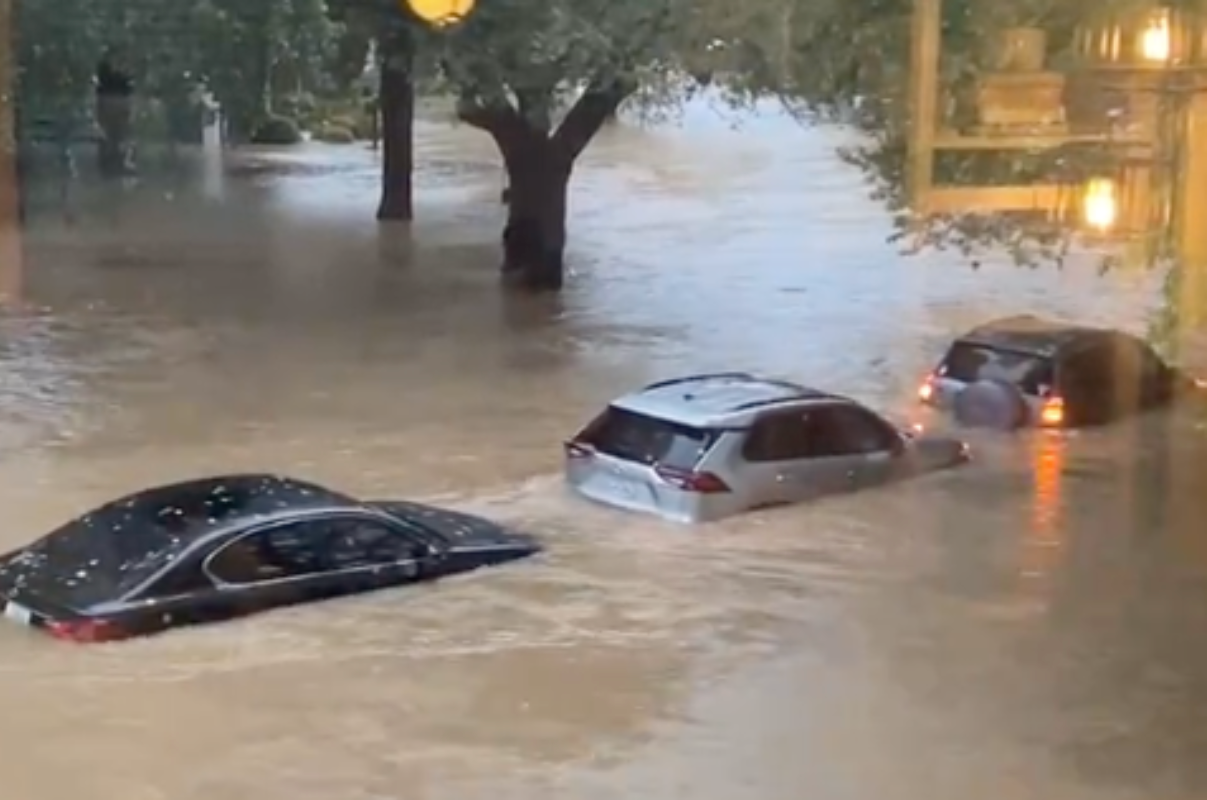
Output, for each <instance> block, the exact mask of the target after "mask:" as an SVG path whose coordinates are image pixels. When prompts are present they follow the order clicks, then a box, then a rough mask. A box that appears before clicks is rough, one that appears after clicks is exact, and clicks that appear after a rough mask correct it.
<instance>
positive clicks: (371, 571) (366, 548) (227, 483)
mask: <svg viewBox="0 0 1207 800" xmlns="http://www.w3.org/2000/svg"><path fill="white" fill-rule="evenodd" d="M539 551H540V546H539V545H538V544H537V543H536V542H535V541H534V540H533V539H531V538H530V537H528V536H525V535H524V534H521V533H516V532H513V531H510V530H507V529H506V528H504V527H502V526H499V525H497V524H495V523H493V522H490V521H488V520H485V519H482V518H480V517H475V516H471V515H468V514H461V513H458V512H454V511H447V510H444V509H440V508H435V507H433V506H427V505H421V504H419V503H411V502H403V501H359V500H354V499H352V498H350V497H347V496H345V495H342V494H340V493H338V492H334V491H331V490H330V489H325V488H323V487H321V486H316V485H314V484H311V483H307V482H304V481H300V480H294V479H292V478H286V477H281V476H274V475H231V476H225V477H213V478H204V479H200V480H193V481H186V482H183V483H176V484H172V485H167V486H160V487H156V488H152V489H148V490H146V491H143V492H139V493H137V494H133V495H130V496H128V497H123V498H121V499H119V500H115V501H113V502H111V503H109V504H107V505H104V506H102V507H100V508H98V509H96V510H94V511H91V512H89V513H87V514H84V515H83V516H81V517H79V518H77V519H75V520H73V521H71V522H69V523H67V524H66V525H63V526H62V527H61V528H59V529H58V530H56V531H54V532H52V533H50V534H48V535H47V536H45V537H43V538H41V539H39V540H37V541H36V542H34V543H33V544H31V545H29V546H28V547H25V548H24V549H21V550H18V551H15V552H12V553H9V554H7V555H4V556H0V607H2V608H3V613H4V616H5V617H6V618H8V619H10V620H13V621H15V622H18V623H20V624H23V625H28V626H32V627H37V628H41V629H44V630H46V631H47V632H49V633H51V634H52V635H54V636H56V637H58V638H61V639H67V640H71V641H78V642H99V641H113V640H117V639H125V638H129V637H133V636H140V635H145V634H151V633H157V632H159V631H163V630H165V629H168V628H173V627H177V626H181V625H196V624H201V623H207V622H217V621H220V620H225V619H230V618H232V617H237V616H243V615H246V614H252V613H255V612H258V611H264V610H267V609H270V608H275V607H278V606H286V605H293V604H297V603H304V602H309V601H313V600H320V599H324V598H329V597H339V596H343V595H350V594H358V593H361V592H368V591H373V590H375V589H383V588H387V587H392V586H400V585H403V584H408V583H415V582H418V581H425V580H433V579H436V578H441V577H444V576H446V575H451V574H456V573H461V572H467V571H469V570H474V569H478V568H479V567H486V566H492V565H495V564H501V563H504V562H507V561H514V560H516V559H521V558H525V557H528V556H531V555H534V554H535V553H537V552H539Z"/></svg>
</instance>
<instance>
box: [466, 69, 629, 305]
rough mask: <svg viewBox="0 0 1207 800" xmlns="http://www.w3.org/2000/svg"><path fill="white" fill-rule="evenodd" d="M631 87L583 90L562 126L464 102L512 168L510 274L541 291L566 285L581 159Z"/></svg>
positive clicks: (507, 235)
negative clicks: (569, 224)
mask: <svg viewBox="0 0 1207 800" xmlns="http://www.w3.org/2000/svg"><path fill="white" fill-rule="evenodd" d="M631 91H632V87H631V86H629V85H628V84H627V83H626V84H619V83H612V84H607V85H599V86H593V87H591V88H590V89H588V90H587V91H586V92H584V93H583V95H582V97H580V98H579V100H578V102H576V103H575V104H574V106H573V107H572V108H571V109H570V111H569V112H568V113H567V114H566V117H565V118H564V119H563V120H562V123H561V124H560V125H559V126H558V127H557V130H556V131H554V132H552V133H550V132H549V131H548V129H547V126H545V125H543V124H542V122H541V121H540V120H539V119H538V118H534V117H533V115H531V114H522V113H520V111H519V109H517V108H515V107H514V106H512V105H510V104H507V105H493V106H480V105H463V106H462V107H461V108H460V109H459V111H460V116H461V119H462V120H464V121H465V122H466V123H468V124H470V125H473V126H475V127H477V128H481V129H482V130H484V131H486V132H487V133H489V134H490V135H491V137H492V138H494V140H495V144H496V145H498V148H499V152H500V153H501V154H502V156H503V163H504V165H505V167H506V169H507V190H506V202H507V204H508V214H507V226H506V228H505V229H504V231H503V266H502V271H503V274H504V277H505V278H506V279H508V280H509V281H511V282H514V283H515V284H516V285H518V286H520V287H522V288H525V289H528V290H531V291H537V292H542V291H545V292H549V291H552V292H556V291H559V290H560V289H561V288H562V286H563V285H564V283H565V279H566V270H565V249H566V212H567V195H568V192H569V187H570V176H571V174H572V173H573V170H574V162H575V160H576V159H577V158H578V156H579V154H581V153H582V151H583V150H584V149H586V147H587V145H588V144H589V143H590V141H591V139H592V137H594V136H595V134H596V133H597V132H598V131H599V129H600V127H601V126H602V125H603V124H604V122H606V121H607V119H608V118H609V117H610V116H612V115H613V114H614V113H615V111H616V108H617V107H618V106H619V105H620V103H621V102H622V101H623V100H624V99H625V97H627V96H628V95H629V93H630V92H631Z"/></svg>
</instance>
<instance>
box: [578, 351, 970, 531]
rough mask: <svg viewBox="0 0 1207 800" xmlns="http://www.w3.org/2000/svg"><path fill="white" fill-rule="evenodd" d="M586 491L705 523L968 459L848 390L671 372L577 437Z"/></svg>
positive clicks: (963, 451) (962, 448) (958, 447)
mask: <svg viewBox="0 0 1207 800" xmlns="http://www.w3.org/2000/svg"><path fill="white" fill-rule="evenodd" d="M565 448H566V465H565V469H566V480H567V482H568V483H569V484H570V486H571V487H572V488H573V489H574V490H575V491H577V492H578V493H579V494H581V495H583V496H585V497H588V498H590V499H592V500H596V501H598V502H601V503H606V504H608V505H612V506H618V507H620V508H625V509H630V510H634V511H644V512H648V513H653V514H657V515H659V516H662V517H665V518H667V519H670V520H674V521H677V522H705V521H709V520H716V519H720V518H722V517H727V516H730V515H732V514H736V513H739V512H742V511H746V510H748V509H753V508H762V507H766V506H775V505H786V504H789V503H796V502H799V501H802V500H808V499H812V498H816V497H820V496H823V495H828V494H837V493H841V492H849V491H853V490H855V489H861V488H865V487H869V486H877V485H880V484H883V483H888V482H890V481H893V480H898V479H901V478H906V477H910V476H913V475H918V474H920V473H923V472H929V471H933V470H938V469H944V468H947V467H953V466H956V465H957V464H961V463H964V462H966V461H967V460H968V447H967V446H966V445H965V444H964V443H963V442H961V441H959V440H957V439H950V438H939V437H923V436H916V435H914V434H912V433H908V432H905V431H902V430H899V429H898V428H896V427H895V426H894V425H892V424H890V423H889V422H886V421H885V420H884V419H883V418H881V417H880V416H879V415H878V414H875V413H874V412H872V411H870V410H868V409H867V408H864V407H863V406H861V405H859V404H858V403H856V402H855V401H854V400H851V399H849V398H846V397H841V396H839V395H834V394H830V393H828V392H822V391H818V390H816V389H810V388H808V387H805V386H800V385H798V384H795V383H789V382H787V381H781V380H773V379H769V378H760V377H757V376H755V375H751V374H749V373H745V372H727V373H720V374H713V375H695V376H690V377H684V378H677V379H674V380H668V381H662V382H660V383H655V384H653V385H651V386H647V387H646V388H644V389H642V390H641V391H639V392H635V393H633V394H630V395H627V396H625V397H622V398H620V399H619V400H616V401H615V402H613V403H612V404H611V405H610V406H608V408H607V409H606V410H605V411H604V412H603V413H602V414H600V415H599V417H597V418H596V419H595V420H594V421H593V422H592V423H591V424H590V425H588V426H587V427H586V428H585V429H583V431H582V432H581V433H579V434H578V435H577V436H575V437H574V438H573V439H571V440H570V441H568V442H566V445H565Z"/></svg>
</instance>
